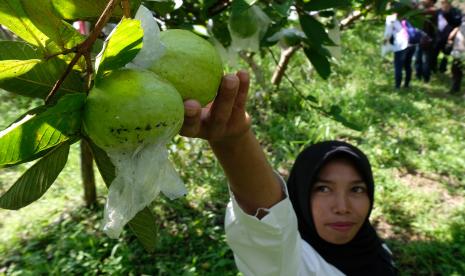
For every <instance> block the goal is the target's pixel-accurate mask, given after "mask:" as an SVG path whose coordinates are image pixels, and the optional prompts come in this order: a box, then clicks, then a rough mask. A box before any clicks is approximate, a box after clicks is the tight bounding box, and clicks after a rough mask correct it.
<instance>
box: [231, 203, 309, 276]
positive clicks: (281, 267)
mask: <svg viewBox="0 0 465 276" xmlns="http://www.w3.org/2000/svg"><path fill="white" fill-rule="evenodd" d="M266 211H268V214H267V215H265V216H264V217H263V218H262V219H261V220H259V219H258V218H257V217H254V216H250V215H248V214H246V213H245V212H244V211H243V210H242V209H241V208H240V207H239V205H238V203H237V202H236V200H235V199H234V197H233V196H231V201H230V202H229V204H228V207H227V210H226V218H225V230H226V240H227V242H228V244H229V246H230V247H231V248H232V250H233V252H234V258H235V261H236V265H237V267H238V269H239V271H241V272H242V273H243V274H244V275H246V276H249V275H257V276H258V275H260V276H265V275H283V276H289V275H298V272H299V266H300V262H301V249H302V248H301V239H300V235H299V233H298V229H297V218H296V215H295V213H294V210H293V208H292V204H291V202H290V200H289V199H288V198H287V197H286V198H285V199H283V200H282V201H280V202H278V203H277V204H276V205H274V206H273V207H271V208H270V209H267V210H266Z"/></svg>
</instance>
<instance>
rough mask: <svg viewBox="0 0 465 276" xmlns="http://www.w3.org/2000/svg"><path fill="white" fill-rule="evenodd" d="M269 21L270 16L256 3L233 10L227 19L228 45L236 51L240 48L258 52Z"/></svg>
mask: <svg viewBox="0 0 465 276" xmlns="http://www.w3.org/2000/svg"><path fill="white" fill-rule="evenodd" d="M270 23H271V20H270V18H269V17H268V16H267V15H266V13H264V12H263V11H262V10H261V9H260V7H258V6H257V5H253V6H251V7H249V8H247V9H246V10H242V11H238V12H236V11H234V10H233V11H232V12H231V15H230V17H229V21H228V28H229V33H230V34H231V46H230V47H231V48H232V49H233V50H234V51H236V52H238V51H242V50H248V51H252V52H258V51H259V48H260V40H261V39H262V37H263V36H264V35H265V33H266V31H267V29H268V26H269V24H270Z"/></svg>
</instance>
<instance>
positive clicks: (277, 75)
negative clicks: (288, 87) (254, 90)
mask: <svg viewBox="0 0 465 276" xmlns="http://www.w3.org/2000/svg"><path fill="white" fill-rule="evenodd" d="M298 49H300V45H298V46H292V47H288V48H286V49H283V50H281V56H280V58H279V62H278V64H277V65H276V69H275V70H274V73H273V76H272V77H271V83H272V84H273V85H276V86H277V87H279V84H280V83H281V80H282V78H283V76H284V73H285V72H286V69H287V65H288V64H289V60H291V57H292V56H293V55H294V54H295V52H297V50H298Z"/></svg>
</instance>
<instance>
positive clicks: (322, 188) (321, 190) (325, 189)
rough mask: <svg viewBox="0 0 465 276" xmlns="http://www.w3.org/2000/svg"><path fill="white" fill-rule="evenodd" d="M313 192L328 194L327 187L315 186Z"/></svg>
mask: <svg viewBox="0 0 465 276" xmlns="http://www.w3.org/2000/svg"><path fill="white" fill-rule="evenodd" d="M314 191H315V192H322V193H326V192H329V187H328V186H316V187H315V189H314Z"/></svg>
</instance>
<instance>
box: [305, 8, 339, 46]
mask: <svg viewBox="0 0 465 276" xmlns="http://www.w3.org/2000/svg"><path fill="white" fill-rule="evenodd" d="M299 20H300V26H301V27H302V31H304V33H305V35H306V36H307V38H308V40H309V41H310V43H311V44H312V45H314V46H320V45H328V46H336V45H335V44H334V42H333V41H332V40H331V38H329V36H328V33H327V32H326V30H325V27H324V25H323V24H321V22H320V21H318V20H316V19H315V18H314V17H313V16H311V15H308V14H304V15H301V16H300V17H299Z"/></svg>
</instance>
